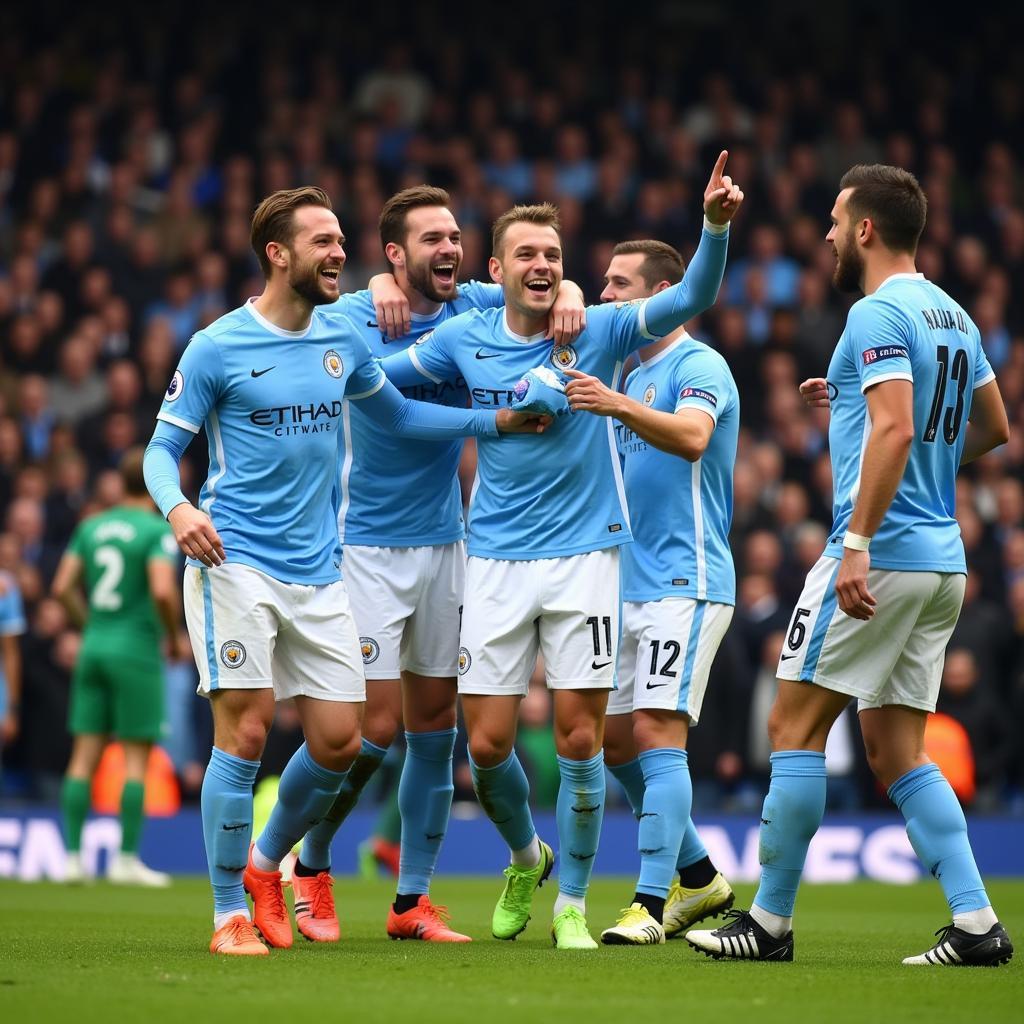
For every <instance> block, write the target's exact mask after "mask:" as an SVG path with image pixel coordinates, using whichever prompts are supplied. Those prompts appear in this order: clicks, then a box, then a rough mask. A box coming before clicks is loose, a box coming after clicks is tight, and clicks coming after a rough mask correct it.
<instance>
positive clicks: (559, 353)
mask: <svg viewBox="0 0 1024 1024" xmlns="http://www.w3.org/2000/svg"><path fill="white" fill-rule="evenodd" d="M576 360H577V356H576V349H574V348H573V347H572V345H562V346H561V347H559V348H556V349H555V351H554V352H552V353H551V362H552V363H554V365H555V366H557V367H558V368H559V369H560V370H571V369H572V368H573V367H574V366H575V365H576Z"/></svg>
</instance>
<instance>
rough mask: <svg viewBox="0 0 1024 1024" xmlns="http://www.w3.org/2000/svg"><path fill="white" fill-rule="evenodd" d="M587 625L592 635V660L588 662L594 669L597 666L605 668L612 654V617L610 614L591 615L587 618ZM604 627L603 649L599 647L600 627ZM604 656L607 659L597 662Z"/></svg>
mask: <svg viewBox="0 0 1024 1024" xmlns="http://www.w3.org/2000/svg"><path fill="white" fill-rule="evenodd" d="M587 625H588V626H589V627H590V629H591V631H592V632H593V636H594V660H593V661H592V662H591V663H590V667H591V668H592V669H594V670H597V669H599V668H606V667H607V666H608V665H609V664H610V663H611V656H612V617H611V616H610V615H602V616H597V615H591V616H589V617H588V619H587ZM602 626H603V627H604V649H603V650H602V649H601V632H602V629H601V627H602ZM602 656H604V657H606V658H608V659H609V660H608V661H606V662H603V663H601V664H599V663H598V660H597V659H598V658H600V657H602Z"/></svg>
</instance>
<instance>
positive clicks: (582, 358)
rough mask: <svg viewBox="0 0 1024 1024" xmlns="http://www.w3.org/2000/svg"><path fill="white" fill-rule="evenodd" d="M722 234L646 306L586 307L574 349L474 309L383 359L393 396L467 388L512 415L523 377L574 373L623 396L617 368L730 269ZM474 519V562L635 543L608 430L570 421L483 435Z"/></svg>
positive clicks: (691, 310)
mask: <svg viewBox="0 0 1024 1024" xmlns="http://www.w3.org/2000/svg"><path fill="white" fill-rule="evenodd" d="M727 250H728V232H725V233H724V234H714V233H712V232H710V231H708V230H706V229H705V230H704V231H703V232H702V235H701V242H700V245H699V246H698V248H697V252H696V253H695V254H694V257H693V260H692V261H691V263H690V267H689V269H688V271H687V273H686V275H685V276H684V278H683V280H682V281H681V282H680V283H679V284H678V285H675V286H673V287H672V288H666V289H665V290H664V291H662V292H660V293H659V294H658V295H656V296H654V297H652V298H649V299H639V300H636V301H634V302H618V303H615V304H607V305H603V306H589V307H588V308H587V326H586V329H585V330H584V331H583V332H582V333H581V334H580V336H579V337H578V338H577V339H576V342H575V343H574V344H573V345H569V346H564V347H561V348H558V349H555V348H554V347H553V345H552V342H551V340H550V339H548V338H545V337H544V336H543V335H542V334H541V335H536V336H533V337H528V338H525V337H522V336H520V335H517V334H514V333H513V332H512V331H510V330H509V328H508V325H507V323H506V319H505V310H504V309H486V310H474V311H472V312H469V313H463V314H462V315H461V316H457V317H454V318H453V319H451V320H449V321H447V323H444V324H442V325H441V326H440V327H438V328H437V330H435V331H434V332H433V333H432V334H430V335H429V336H424V338H421V339H420V344H418V345H414V346H412V347H411V348H408V349H406V351H405V352H403V353H401V354H400V355H397V356H389V357H388V358H387V359H385V360H384V362H383V364H382V365H383V366H384V369H385V372H386V373H387V374H388V376H389V377H390V378H391V380H392V381H393V382H394V383H395V384H396V385H397V386H398V387H408V386H409V385H410V384H412V383H415V382H416V381H417V380H418V379H421V378H426V379H428V380H433V381H435V382H440V381H443V380H454V379H457V378H458V377H459V376H460V375H461V376H462V378H463V379H464V380H465V381H466V385H467V387H468V388H469V393H470V398H471V400H472V403H473V406H474V407H475V408H482V409H495V408H501V407H502V406H507V405H509V404H510V403H511V401H512V398H513V388H514V387H515V385H516V383H517V382H518V381H519V380H520V379H521V378H522V376H523V374H525V373H526V371H527V370H530V369H532V368H533V367H535V366H539V365H542V364H545V363H546V364H548V365H550V366H553V367H554V368H555V369H556V370H564V369H570V368H575V369H579V370H580V371H582V372H584V373H589V374H592V375H593V376H595V377H597V378H599V379H600V380H601V381H603V382H604V383H605V384H606V385H607V386H609V387H611V388H616V389H617V388H618V386H619V382H620V379H621V375H622V364H623V362H624V360H625V359H626V357H627V356H628V355H629V354H630V353H632V352H634V351H635V350H636V349H637V348H639V347H640V346H641V345H643V344H646V343H647V342H650V341H654V340H657V339H658V338H659V337H664V336H665V335H666V334H669V333H671V331H673V330H675V329H676V328H677V327H679V326H681V325H682V324H683V323H684V322H685V321H686V320H688V319H689V318H690V317H691V316H694V315H696V314H697V313H699V312H701V311H702V310H704V309H707V307H708V306H710V305H711V304H712V303H713V302H714V301H715V297H716V296H717V294H718V288H719V286H720V285H721V283H722V275H723V273H724V271H725V258H726V253H727ZM477 452H478V462H477V479H476V482H475V484H474V488H473V498H472V503H471V506H470V519H469V548H468V549H469V553H470V554H471V555H476V556H479V557H482V558H500V559H508V560H511V561H523V560H529V559H534V558H560V557H565V556H568V555H576V554H582V553H584V552H587V551H597V550H600V549H601V548H609V547H615V546H617V545H620V544H624V543H626V542H627V541H629V540H630V539H631V536H632V535H631V534H630V530H629V515H628V512H627V508H626V497H625V492H624V490H623V483H622V472H621V468H620V465H619V456H618V451H617V449H616V443H615V431H614V428H613V426H612V421H611V420H610V419H608V418H607V417H602V416H592V415H590V414H584V413H577V414H574V415H571V416H564V417H560V418H559V419H557V420H556V421H554V422H553V423H552V424H551V426H549V427H548V429H547V430H546V431H545V432H544V433H543V434H510V435H508V436H505V437H501V438H489V437H483V438H480V439H479V441H478V443H477Z"/></svg>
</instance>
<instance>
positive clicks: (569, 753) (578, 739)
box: [555, 722, 601, 761]
mask: <svg viewBox="0 0 1024 1024" xmlns="http://www.w3.org/2000/svg"><path fill="white" fill-rule="evenodd" d="M555 745H556V747H557V748H558V753H559V755H560V756H562V757H566V758H568V759H569V760H570V761H586V760H588V759H589V758H591V757H593V756H594V755H595V754H596V753H597V752H598V751H599V750H600V749H601V735H600V730H599V728H598V724H597V722H579V723H576V724H574V725H573V726H572V727H571V728H570V729H568V730H567V731H566V732H565V733H563V734H562V735H561V736H557V737H556V738H555Z"/></svg>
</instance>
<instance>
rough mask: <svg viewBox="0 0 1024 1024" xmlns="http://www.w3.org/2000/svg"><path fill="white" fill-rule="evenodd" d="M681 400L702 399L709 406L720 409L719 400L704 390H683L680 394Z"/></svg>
mask: <svg viewBox="0 0 1024 1024" xmlns="http://www.w3.org/2000/svg"><path fill="white" fill-rule="evenodd" d="M679 398H680V399H683V398H702V399H704V401H705V402H707V403H708V405H711V406H714V408H716V409H717V408H718V399H717V398H715V396H714V395H713V394H711V392H710V391H705V390H704V389H703V388H683V390H682V391H680V392H679Z"/></svg>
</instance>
